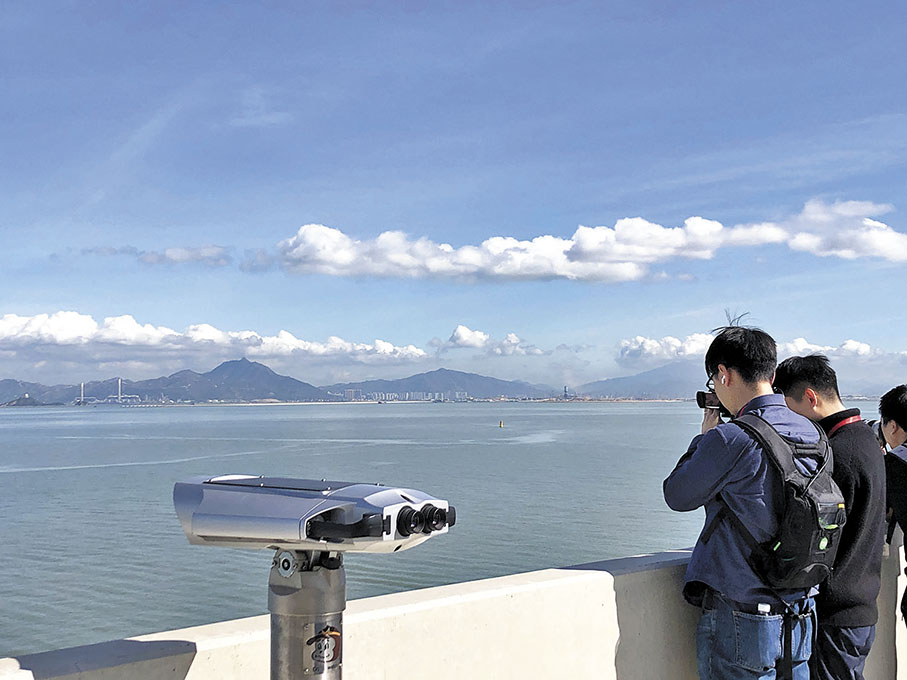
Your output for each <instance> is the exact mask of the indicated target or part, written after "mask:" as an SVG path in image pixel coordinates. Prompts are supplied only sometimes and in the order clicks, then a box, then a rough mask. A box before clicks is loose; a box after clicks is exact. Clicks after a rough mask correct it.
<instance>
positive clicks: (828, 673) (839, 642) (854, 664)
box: [813, 623, 876, 680]
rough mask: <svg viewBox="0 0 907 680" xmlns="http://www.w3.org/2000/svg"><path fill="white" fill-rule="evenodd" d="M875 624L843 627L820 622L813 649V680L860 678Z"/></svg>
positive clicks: (873, 634) (855, 679)
mask: <svg viewBox="0 0 907 680" xmlns="http://www.w3.org/2000/svg"><path fill="white" fill-rule="evenodd" d="M875 637H876V627H875V626H861V627H859V628H842V627H840V626H829V625H823V624H821V623H820V624H819V630H818V634H817V635H816V648H815V649H814V650H813V680H863V667H864V666H865V665H866V657H867V656H869V650H870V648H871V647H872V642H873V640H875Z"/></svg>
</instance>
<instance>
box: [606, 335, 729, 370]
mask: <svg viewBox="0 0 907 680" xmlns="http://www.w3.org/2000/svg"><path fill="white" fill-rule="evenodd" d="M712 338H713V336H712V335H709V334H708V333H694V334H692V335H688V336H687V337H686V338H684V339H683V340H681V339H679V338H675V337H673V336H670V335H667V336H665V337H663V338H661V339H655V338H647V337H644V336H642V335H637V336H636V337H634V338H630V339H626V340H621V341H620V343H619V344H618V352H617V357H616V360H617V363H618V364H620V365H622V366H638V367H644V366H652V365H659V364H664V363H668V362H670V361H677V360H678V359H689V358H693V357H700V356H705V352H706V350H707V349H708V348H709V345H710V344H711V342H712Z"/></svg>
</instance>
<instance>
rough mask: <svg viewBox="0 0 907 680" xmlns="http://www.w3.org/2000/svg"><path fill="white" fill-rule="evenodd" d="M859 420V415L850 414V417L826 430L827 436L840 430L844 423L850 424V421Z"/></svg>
mask: <svg viewBox="0 0 907 680" xmlns="http://www.w3.org/2000/svg"><path fill="white" fill-rule="evenodd" d="M861 420H863V419H862V418H861V417H860V416H850V418H845V419H844V420H842V421H841V422H840V423H837V424H836V425H835V426H834V427H833V428H831V429H830V430H829V431H828V436H829V437H831V436H832V435H833V434H834V433H835V432H837V431H838V430H840V429H841V428H842V427H844V426H845V425H850V424H851V423H859V422H860V421H861Z"/></svg>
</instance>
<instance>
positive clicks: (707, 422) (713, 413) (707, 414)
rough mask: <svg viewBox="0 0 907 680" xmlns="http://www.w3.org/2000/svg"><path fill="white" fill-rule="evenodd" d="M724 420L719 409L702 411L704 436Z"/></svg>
mask: <svg viewBox="0 0 907 680" xmlns="http://www.w3.org/2000/svg"><path fill="white" fill-rule="evenodd" d="M722 422H724V421H723V420H721V416H720V415H719V414H718V409H717V408H704V409H702V434H705V433H706V432H708V431H709V430H711V429H712V428H713V427H715V426H716V425H720V424H721V423H722Z"/></svg>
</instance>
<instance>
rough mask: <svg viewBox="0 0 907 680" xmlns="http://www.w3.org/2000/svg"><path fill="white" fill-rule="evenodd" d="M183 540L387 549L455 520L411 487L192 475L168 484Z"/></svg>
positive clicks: (443, 529) (403, 546) (442, 504)
mask: <svg viewBox="0 0 907 680" xmlns="http://www.w3.org/2000/svg"><path fill="white" fill-rule="evenodd" d="M173 505H174V507H175V508H176V514H177V516H178V517H179V520H180V523H181V524H182V527H183V531H184V532H185V533H186V537H187V538H188V539H189V542H190V543H192V544H194V545H218V546H226V547H231V548H259V549H261V548H272V549H275V550H314V551H325V552H360V553H389V552H396V551H398V550H407V549H409V548H412V547H413V546H416V545H419V544H420V543H423V542H425V541H427V540H428V539H429V538H431V537H432V536H435V535H437V534H444V533H447V530H448V528H449V527H452V526H453V525H454V524H455V523H456V518H457V515H456V509H455V508H453V507H452V506H451V505H450V504H449V503H448V502H447V501H445V500H441V499H440V498H435V497H433V496H429V495H428V494H426V493H423V492H421V491H416V490H414V489H404V488H394V487H387V486H384V485H381V484H358V483H354V482H334V481H326V480H323V479H322V480H314V479H294V478H289V477H256V476H251V475H221V476H218V477H194V478H192V479H188V480H186V481H182V482H177V483H176V484H175V485H174V487H173Z"/></svg>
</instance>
